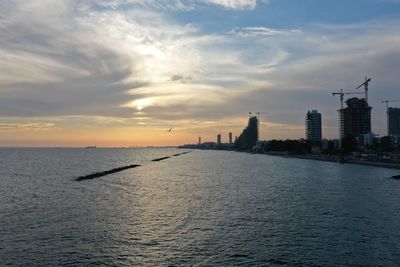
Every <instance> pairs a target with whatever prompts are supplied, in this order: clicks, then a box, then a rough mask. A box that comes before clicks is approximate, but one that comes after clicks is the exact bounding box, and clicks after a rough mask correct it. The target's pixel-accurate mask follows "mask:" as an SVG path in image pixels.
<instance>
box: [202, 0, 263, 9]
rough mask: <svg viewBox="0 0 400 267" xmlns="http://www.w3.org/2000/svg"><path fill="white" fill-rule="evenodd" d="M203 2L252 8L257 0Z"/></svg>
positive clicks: (228, 6) (230, 6)
mask: <svg viewBox="0 0 400 267" xmlns="http://www.w3.org/2000/svg"><path fill="white" fill-rule="evenodd" d="M205 2H207V3H210V4H215V5H220V6H222V7H225V8H228V9H237V10H243V9H254V8H255V7H256V5H257V0H205Z"/></svg>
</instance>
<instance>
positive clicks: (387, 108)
mask: <svg viewBox="0 0 400 267" xmlns="http://www.w3.org/2000/svg"><path fill="white" fill-rule="evenodd" d="M392 102H400V100H385V101H382V102H381V103H386V123H387V135H389V134H390V129H389V103H392Z"/></svg>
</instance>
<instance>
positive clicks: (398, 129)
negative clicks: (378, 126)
mask: <svg viewBox="0 0 400 267" xmlns="http://www.w3.org/2000/svg"><path fill="white" fill-rule="evenodd" d="M387 112H388V114H387V116H388V130H389V135H397V136H399V135H400V108H389V109H388V111H387Z"/></svg>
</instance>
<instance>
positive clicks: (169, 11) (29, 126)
mask: <svg viewBox="0 0 400 267" xmlns="http://www.w3.org/2000/svg"><path fill="white" fill-rule="evenodd" d="M399 69H400V0H346V1H345V0H302V1H299V0H63V1H60V0H30V1H26V0H2V1H0V146H29V147H36V146H50V147H53V146H57V147H64V146H66V147H81V146H89V145H97V146H105V147H131V146H149V145H154V146H166V145H179V144H184V143H195V142H197V139H198V137H199V136H201V137H202V140H203V141H215V139H216V135H217V134H218V133H222V136H223V141H225V142H226V141H227V137H228V132H230V131H231V132H233V135H239V134H240V132H241V130H242V129H243V128H244V127H245V126H246V124H247V119H248V112H261V113H263V114H261V115H260V120H261V137H262V139H286V138H296V139H298V138H303V137H304V117H305V114H306V112H307V111H308V110H313V109H317V110H319V111H320V112H321V113H322V121H323V137H324V138H337V136H338V122H337V117H338V116H337V109H338V108H339V106H340V102H339V98H338V97H334V96H332V92H335V91H339V90H340V89H341V88H343V89H344V90H347V91H356V90H355V87H357V86H358V85H359V84H361V83H362V82H363V80H364V78H365V76H368V77H370V78H371V79H372V82H371V84H370V94H369V102H370V105H371V106H372V107H373V109H372V130H373V132H374V133H377V134H380V135H381V136H383V135H385V133H386V113H385V106H384V104H382V103H381V101H383V100H388V99H389V100H391V99H400V93H399V92H400V91H399V90H400V86H399V85H400V82H399V81H398V76H399ZM358 92H360V93H362V92H363V91H362V90H358ZM360 97H362V95H360ZM396 104H398V105H397V106H400V102H399V103H396V102H393V103H392V105H393V106H396ZM170 128H173V130H172V131H171V132H167V130H168V129H170Z"/></svg>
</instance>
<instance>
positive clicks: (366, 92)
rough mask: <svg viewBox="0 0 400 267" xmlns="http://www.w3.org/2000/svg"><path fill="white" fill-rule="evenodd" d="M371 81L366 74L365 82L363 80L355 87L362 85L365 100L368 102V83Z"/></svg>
mask: <svg viewBox="0 0 400 267" xmlns="http://www.w3.org/2000/svg"><path fill="white" fill-rule="evenodd" d="M370 82H371V78H368V77H367V76H365V82H363V83H362V84H360V85H359V86H357V88H356V89H360V88H361V87H363V86H364V89H365V101H366V102H367V104H368V85H369V83H370Z"/></svg>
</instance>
